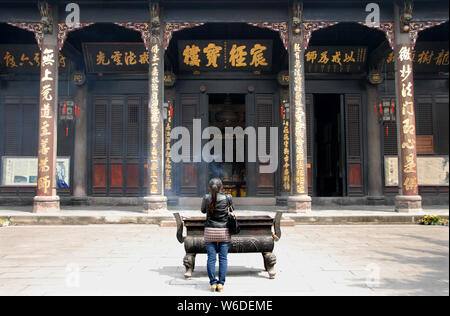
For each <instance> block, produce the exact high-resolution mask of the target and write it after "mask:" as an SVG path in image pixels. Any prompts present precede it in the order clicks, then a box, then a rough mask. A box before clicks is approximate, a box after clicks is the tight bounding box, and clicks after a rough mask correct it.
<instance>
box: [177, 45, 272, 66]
mask: <svg viewBox="0 0 450 316" xmlns="http://www.w3.org/2000/svg"><path fill="white" fill-rule="evenodd" d="M178 62H179V65H180V70H181V71H189V72H195V71H253V72H255V71H259V72H264V71H270V70H271V69H272V40H199V41H184V40H180V41H178Z"/></svg>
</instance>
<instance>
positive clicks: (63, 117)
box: [0, 0, 449, 212]
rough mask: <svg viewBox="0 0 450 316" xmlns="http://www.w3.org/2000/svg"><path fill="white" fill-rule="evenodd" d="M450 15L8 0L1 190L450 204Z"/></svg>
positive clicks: (396, 4)
mask: <svg viewBox="0 0 450 316" xmlns="http://www.w3.org/2000/svg"><path fill="white" fill-rule="evenodd" d="M448 12H449V3H448V1H443V0H442V1H441V0H426V1H425V0H415V1H411V0H407V1H404V0H398V1H397V0H379V1H377V2H370V1H358V0H350V1H331V0H303V1H300V0H298V1H297V0H257V1H256V0H227V1H225V0H223V1H222V0H218V1H206V0H183V1H181V0H159V1H157V0H132V1H119V0H117V1H116V0H110V1H103V0H92V1H91V0H89V1H88V0H78V1H76V2H71V1H50V0H49V1H37V0H16V1H3V0H0V163H1V165H0V204H9V205H13V204H14V205H17V204H33V205H34V211H35V212H48V211H57V210H59V209H60V207H61V205H68V204H70V205H83V204H113V205H118V204H128V205H142V209H143V211H144V212H151V211H152V210H164V209H167V207H168V206H171V205H178V206H180V207H183V206H196V205H199V201H200V199H199V198H200V197H201V196H202V195H204V194H205V193H206V192H207V183H208V180H209V179H210V178H211V177H214V176H216V177H220V178H221V179H222V180H223V182H224V189H225V191H226V192H227V193H230V194H232V195H233V197H235V201H236V203H237V204H238V205H261V206H276V205H278V206H284V207H285V206H287V209H288V210H289V211H292V212H304V211H308V210H310V209H311V205H314V204H318V205H320V204H327V205H328V204H333V203H334V204H337V205H392V208H393V209H394V208H395V209H396V210H397V211H409V210H417V209H421V208H422V205H431V204H448V193H449V191H448V188H449V159H448V158H449V138H448V137H449V42H448V39H449V32H448V26H449V22H448V20H449V15H448ZM207 128H209V129H207ZM230 128H231V129H232V130H233V131H235V132H236V131H237V132H236V133H235V134H231V135H228V134H227V133H226V131H227V130H229V129H230ZM239 131H243V132H244V133H241V134H239V133H238V132H239ZM253 131H255V132H253ZM210 132H211V133H210ZM180 139H184V140H186V139H187V140H188V142H187V146H184V145H183V146H181V141H180ZM213 140H217V142H214V141H213ZM212 144H214V147H213V146H212ZM217 144H218V145H217ZM230 144H231V146H228V145H230ZM216 145H217V146H216ZM174 146H176V148H177V150H176V155H175V152H174V151H173V149H174ZM211 149H212V151H211ZM175 156H176V157H175ZM208 156H211V157H213V158H214V159H212V161H210V160H208V159H205V157H208ZM230 157H231V159H230ZM274 160H275V161H274ZM274 165H275V166H276V168H274V170H270V168H271V167H273V166H274ZM267 170H269V172H268V171H267Z"/></svg>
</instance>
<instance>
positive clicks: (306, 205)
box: [287, 195, 312, 213]
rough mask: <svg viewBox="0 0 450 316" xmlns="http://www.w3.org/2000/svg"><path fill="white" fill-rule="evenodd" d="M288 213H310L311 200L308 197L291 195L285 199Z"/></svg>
mask: <svg viewBox="0 0 450 316" xmlns="http://www.w3.org/2000/svg"><path fill="white" fill-rule="evenodd" d="M287 205H288V212H289V213H306V212H309V211H311V205H312V199H311V197H310V196H308V195H292V196H289V197H288V199H287Z"/></svg>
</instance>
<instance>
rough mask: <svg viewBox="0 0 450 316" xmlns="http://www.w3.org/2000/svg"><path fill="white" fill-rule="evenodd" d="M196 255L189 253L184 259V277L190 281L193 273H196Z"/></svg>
mask: <svg viewBox="0 0 450 316" xmlns="http://www.w3.org/2000/svg"><path fill="white" fill-rule="evenodd" d="M195 255H196V254H195V253H187V254H186V255H185V256H184V258H183V265H184V266H185V267H186V273H185V274H184V277H185V278H186V279H188V280H189V279H191V278H192V271H194V267H195Z"/></svg>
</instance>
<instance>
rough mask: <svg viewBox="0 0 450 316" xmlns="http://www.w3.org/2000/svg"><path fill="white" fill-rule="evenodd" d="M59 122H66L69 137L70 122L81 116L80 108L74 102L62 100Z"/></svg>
mask: <svg viewBox="0 0 450 316" xmlns="http://www.w3.org/2000/svg"><path fill="white" fill-rule="evenodd" d="M58 114H59V120H60V121H64V123H65V127H66V128H65V130H66V133H65V134H66V137H68V136H69V129H70V128H69V127H70V122H74V121H75V118H76V117H77V116H78V117H79V116H80V107H78V106H77V105H76V104H75V102H74V101H73V100H62V101H60V103H59V109H58Z"/></svg>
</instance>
